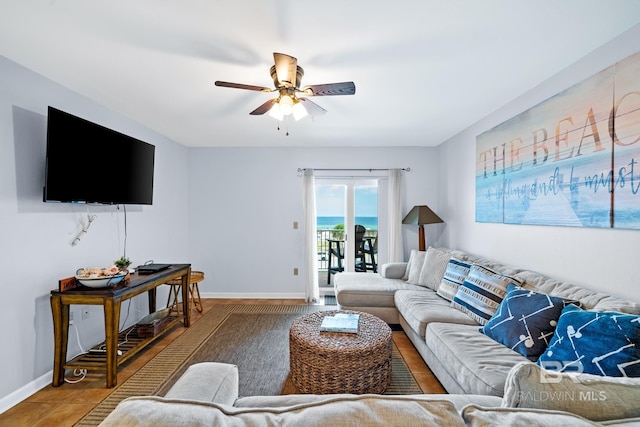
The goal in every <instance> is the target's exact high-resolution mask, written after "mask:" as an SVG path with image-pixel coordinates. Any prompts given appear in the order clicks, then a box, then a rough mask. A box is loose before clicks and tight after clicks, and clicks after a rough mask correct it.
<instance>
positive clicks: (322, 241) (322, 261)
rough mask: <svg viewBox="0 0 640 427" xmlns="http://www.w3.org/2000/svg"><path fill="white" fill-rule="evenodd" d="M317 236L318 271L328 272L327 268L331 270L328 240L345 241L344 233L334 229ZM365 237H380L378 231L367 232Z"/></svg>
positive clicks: (323, 231)
mask: <svg viewBox="0 0 640 427" xmlns="http://www.w3.org/2000/svg"><path fill="white" fill-rule="evenodd" d="M316 235H317V247H318V269H319V270H326V269H327V268H329V243H328V242H327V240H329V239H331V240H342V239H344V231H343V230H333V229H329V230H318V231H317V234H316ZM364 235H365V237H376V236H377V235H378V230H373V229H371V230H367V231H366V232H365V233H364ZM334 266H335V263H334Z"/></svg>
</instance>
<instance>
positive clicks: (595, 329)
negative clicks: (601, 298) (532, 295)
mask: <svg viewBox="0 0 640 427" xmlns="http://www.w3.org/2000/svg"><path fill="white" fill-rule="evenodd" d="M639 345H640V316H638V315H631V314H624V313H617V312H613V311H588V310H582V309H581V308H578V307H576V306H575V305H569V306H567V307H566V308H565V309H564V310H562V315H561V316H560V320H558V326H557V327H556V331H555V334H554V336H553V338H552V339H551V342H550V343H549V347H548V348H547V350H546V351H545V352H544V353H542V355H541V356H540V358H539V359H538V362H537V363H538V365H540V366H542V367H543V368H545V369H548V370H555V371H562V372H582V373H587V374H593V375H604V376H609V377H640V348H639Z"/></svg>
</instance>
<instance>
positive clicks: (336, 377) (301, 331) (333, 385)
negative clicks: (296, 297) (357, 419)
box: [289, 311, 392, 394]
mask: <svg viewBox="0 0 640 427" xmlns="http://www.w3.org/2000/svg"><path fill="white" fill-rule="evenodd" d="M338 312H339V311H322V312H317V313H311V314H307V315H305V316H302V317H300V318H298V319H296V320H295V321H294V322H293V324H292V325H291V329H290V330H289V351H290V355H289V369H290V372H291V379H292V382H293V384H294V385H295V386H296V388H297V389H298V391H299V392H300V393H312V394H331V393H355V394H365V393H382V392H384V391H385V390H386V388H387V387H388V386H389V383H390V381H391V344H392V340H391V328H389V325H387V324H386V323H385V322H384V321H383V320H381V319H379V318H377V317H376V316H374V315H372V314H368V313H361V312H349V311H347V312H348V313H358V314H359V315H360V320H359V324H358V333H357V334H351V333H345V332H320V324H321V323H322V319H323V318H324V316H333V315H334V314H336V313H338ZM343 312H344V311H343Z"/></svg>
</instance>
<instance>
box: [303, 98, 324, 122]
mask: <svg viewBox="0 0 640 427" xmlns="http://www.w3.org/2000/svg"><path fill="white" fill-rule="evenodd" d="M298 101H300V102H302V105H303V106H304V108H305V109H306V110H307V113H308V114H309V115H310V116H311V118H312V119H315V118H316V117H320V116H322V115H323V114H325V113H326V112H327V110H325V109H324V108H322V107H321V106H319V105H318V104H316V103H315V102H312V101H310V100H308V99H307V98H298Z"/></svg>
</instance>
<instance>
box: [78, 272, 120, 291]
mask: <svg viewBox="0 0 640 427" xmlns="http://www.w3.org/2000/svg"><path fill="white" fill-rule="evenodd" d="M126 275H127V272H123V271H118V272H115V273H114V274H109V275H105V274H100V275H97V274H94V273H89V269H86V268H80V269H78V271H76V276H75V277H76V280H77V281H78V282H80V283H81V284H82V285H84V286H87V287H89V288H107V287H109V286H113V285H115V284H117V283H120V282H121V281H122V279H124V278H125V276H126Z"/></svg>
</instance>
